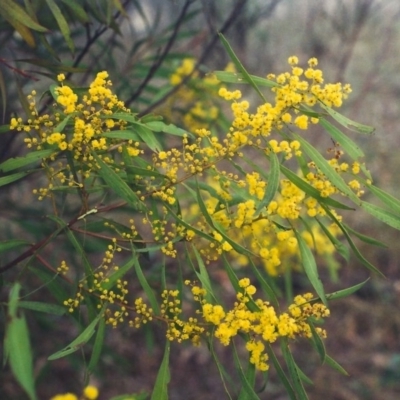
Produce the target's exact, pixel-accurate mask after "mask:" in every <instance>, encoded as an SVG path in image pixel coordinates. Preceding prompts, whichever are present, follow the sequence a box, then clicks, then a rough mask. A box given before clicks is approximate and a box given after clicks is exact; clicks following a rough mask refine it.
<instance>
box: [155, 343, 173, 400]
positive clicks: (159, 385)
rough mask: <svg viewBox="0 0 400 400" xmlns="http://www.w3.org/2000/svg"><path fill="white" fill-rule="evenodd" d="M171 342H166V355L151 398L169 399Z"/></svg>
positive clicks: (157, 399)
mask: <svg viewBox="0 0 400 400" xmlns="http://www.w3.org/2000/svg"><path fill="white" fill-rule="evenodd" d="M170 347H171V344H170V342H169V340H167V342H166V344H165V350H164V357H163V360H162V362H161V365H160V369H159V370H158V374H157V379H156V383H155V384H154V389H153V393H152V394H151V400H168V383H169V381H170V379H171V375H170V371H169V353H170Z"/></svg>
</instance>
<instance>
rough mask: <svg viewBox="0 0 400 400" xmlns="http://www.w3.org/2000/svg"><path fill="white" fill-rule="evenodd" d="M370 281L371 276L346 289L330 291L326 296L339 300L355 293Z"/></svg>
mask: <svg viewBox="0 0 400 400" xmlns="http://www.w3.org/2000/svg"><path fill="white" fill-rule="evenodd" d="M368 281H369V278H368V279H366V280H365V281H363V282H361V283H357V285H354V286H351V287H348V288H346V289H342V290H338V291H336V292H332V293H328V294H327V295H326V298H327V299H328V300H337V299H340V298H342V297H347V296H350V295H351V294H353V293H355V292H356V291H357V290H359V289H361V288H362V287H363V286H364V285H365V284H366V283H367V282H368Z"/></svg>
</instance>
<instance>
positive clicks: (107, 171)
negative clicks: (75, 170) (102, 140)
mask: <svg viewBox="0 0 400 400" xmlns="http://www.w3.org/2000/svg"><path fill="white" fill-rule="evenodd" d="M92 154H93V157H94V158H95V159H96V161H97V163H98V164H99V166H100V169H99V175H100V176H101V177H102V178H103V179H104V181H105V182H106V184H107V185H108V187H109V188H110V189H112V190H113V191H114V192H115V193H116V194H117V195H118V196H120V197H121V199H123V200H125V201H126V202H127V203H129V204H130V205H131V206H132V207H133V208H135V209H137V210H143V208H144V205H143V203H142V202H141V201H140V200H139V198H138V197H137V195H136V193H135V192H134V191H133V190H132V189H131V188H130V187H129V186H128V185H127V184H126V183H125V182H124V181H123V180H122V178H121V177H120V176H119V175H118V174H117V173H116V172H114V171H113V170H112V169H111V168H110V167H109V166H108V165H107V164H106V163H105V162H104V161H103V160H102V159H101V158H100V157H99V156H98V155H97V154H96V153H95V152H92Z"/></svg>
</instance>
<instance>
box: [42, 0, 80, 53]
mask: <svg viewBox="0 0 400 400" xmlns="http://www.w3.org/2000/svg"><path fill="white" fill-rule="evenodd" d="M46 3H47V5H48V6H49V8H50V11H51V12H52V14H53V16H54V18H55V19H56V21H57V24H58V26H59V28H60V31H61V34H62V35H63V36H64V39H65V41H66V42H67V45H68V47H69V48H70V50H71V52H74V50H75V46H74V42H73V41H72V39H71V31H70V29H69V25H68V22H67V21H66V20H65V18H64V15H63V14H62V12H61V10H60V8H59V7H58V5H57V4H56V3H55V1H54V0H46Z"/></svg>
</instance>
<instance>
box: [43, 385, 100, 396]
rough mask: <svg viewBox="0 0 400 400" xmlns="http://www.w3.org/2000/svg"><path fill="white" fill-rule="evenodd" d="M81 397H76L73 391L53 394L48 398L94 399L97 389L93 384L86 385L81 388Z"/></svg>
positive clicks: (97, 393) (97, 392)
mask: <svg viewBox="0 0 400 400" xmlns="http://www.w3.org/2000/svg"><path fill="white" fill-rule="evenodd" d="M82 396H83V397H78V396H77V395H75V394H73V393H64V394H57V395H55V396H53V397H52V398H51V399H50V400H79V399H81V400H96V399H97V398H98V397H99V390H98V389H97V387H95V386H91V385H89V386H86V387H85V388H84V389H83V393H82Z"/></svg>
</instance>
